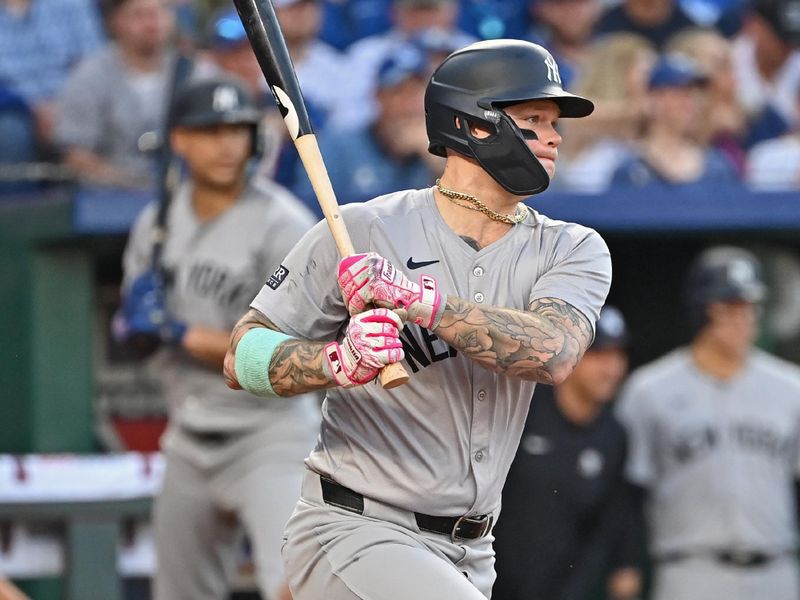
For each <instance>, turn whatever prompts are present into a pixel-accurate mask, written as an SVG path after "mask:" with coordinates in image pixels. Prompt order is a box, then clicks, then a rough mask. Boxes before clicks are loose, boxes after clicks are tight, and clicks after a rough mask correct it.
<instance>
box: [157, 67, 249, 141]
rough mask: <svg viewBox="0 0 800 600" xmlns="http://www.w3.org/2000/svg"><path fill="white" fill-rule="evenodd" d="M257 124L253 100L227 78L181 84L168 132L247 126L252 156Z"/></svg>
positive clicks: (172, 106)
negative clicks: (186, 129)
mask: <svg viewBox="0 0 800 600" xmlns="http://www.w3.org/2000/svg"><path fill="white" fill-rule="evenodd" d="M260 121H261V111H259V110H258V108H257V107H256V104H255V102H254V101H253V97H252V96H251V95H250V93H249V92H248V91H247V89H246V88H245V87H244V86H243V85H242V84H241V83H239V82H238V81H237V80H235V79H232V78H228V77H224V78H213V79H199V80H192V81H189V82H187V83H185V84H183V85H182V86H181V87H180V88H179V89H178V90H176V92H175V97H174V98H173V101H172V105H171V106H170V112H169V126H170V128H172V127H209V126H213V125H224V124H231V125H239V124H243V125H250V126H251V127H252V130H253V154H258V142H259V139H258V138H259V137H260V136H259V134H258V124H259V123H260Z"/></svg>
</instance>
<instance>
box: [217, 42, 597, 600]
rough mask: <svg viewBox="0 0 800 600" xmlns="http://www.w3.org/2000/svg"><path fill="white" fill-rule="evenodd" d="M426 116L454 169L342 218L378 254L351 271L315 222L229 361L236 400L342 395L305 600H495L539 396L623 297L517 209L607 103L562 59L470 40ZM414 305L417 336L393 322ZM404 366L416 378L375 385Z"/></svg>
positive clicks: (586, 238)
mask: <svg viewBox="0 0 800 600" xmlns="http://www.w3.org/2000/svg"><path fill="white" fill-rule="evenodd" d="M425 108H426V120H427V128H428V137H429V140H430V150H431V151H432V152H433V153H435V154H439V155H442V156H445V155H446V156H447V163H446V167H445V170H444V173H443V175H442V178H441V182H440V184H438V185H437V186H436V187H435V188H428V189H422V190H407V191H401V192H396V193H393V194H389V195H387V196H383V197H380V198H377V199H374V200H372V201H370V202H367V203H365V204H350V205H347V206H345V207H344V209H343V216H344V218H345V221H346V223H347V227H348V230H349V232H350V234H351V236H352V239H353V243H354V246H355V248H356V250H357V251H358V252H361V253H363V254H357V255H354V256H351V257H346V258H345V259H344V260H342V261H341V262H340V263H339V261H338V257H337V256H336V250H335V247H334V244H333V241H332V238H331V235H330V233H329V231H328V229H327V227H326V225H325V224H324V223H321V224H318V225H317V226H316V227H315V228H314V229H312V230H311V231H310V232H309V233H308V234H307V235H306V236H305V237H304V238H303V239H302V240H301V241H300V243H299V244H298V245H297V246H296V247H295V248H294V249H293V250H292V252H291V253H290V254H289V256H288V257H287V259H286V260H285V261H284V262H283V263H282V264H281V265H280V266H279V267H278V268H277V269H276V271H275V273H274V274H273V276H272V277H271V278H270V280H269V281H268V282H267V285H266V286H264V288H263V289H262V290H261V292H260V293H259V294H258V296H257V297H256V299H255V300H254V301H253V303H252V304H251V306H252V310H251V311H250V312H249V313H248V314H247V315H245V317H244V318H243V319H242V320H241V321H240V322H239V324H238V325H237V327H236V328H235V330H234V333H233V336H232V346H233V350H234V351H233V352H230V353H229V354H228V356H227V357H226V365H225V373H226V376H227V377H228V381H229V385H231V386H233V387H237V386H239V385H241V386H243V387H245V389H251V390H254V391H257V392H258V393H262V394H264V395H275V394H277V395H281V396H290V395H293V394H296V393H299V392H304V391H308V390H315V389H323V388H325V389H327V390H328V391H327V397H326V400H325V405H324V408H323V424H322V430H321V435H320V441H319V443H318V445H317V447H316V448H315V449H314V451H313V452H312V453H311V455H310V456H309V458H308V459H307V461H306V464H307V466H308V471H307V473H306V477H305V481H304V486H303V496H302V499H301V500H300V502H299V503H298V505H297V507H296V509H295V512H294V515H293V516H292V519H291V520H290V522H289V523H288V525H287V530H286V542H285V545H284V559H285V562H286V565H287V574H288V577H289V583H290V586H291V588H292V592H293V593H294V595H295V599H296V600H318V599H319V598H326V599H332V600H345V599H353V598H369V599H390V598H391V599H394V598H398V599H399V598H404V599H405V598H413V599H415V600H417V599H420V600H422V599H434V598H435V599H437V600H442V599H445V600H447V599H453V600H455V599H458V600H465V599H470V598H473V599H475V598H487V597H489V595H490V593H491V587H492V583H493V580H494V569H493V562H494V554H493V551H492V545H491V544H492V535H491V528H492V524H493V522H494V519H495V518H496V516H497V514H498V510H499V504H500V493H501V490H502V486H503V481H504V479H505V475H506V473H507V471H508V468H509V465H510V463H511V460H512V459H513V457H514V453H515V451H516V448H517V445H518V443H519V439H520V435H521V431H522V427H523V425H524V423H525V417H526V414H527V411H528V405H529V402H530V397H531V394H532V391H533V388H534V386H535V383H536V382H537V381H546V382H558V381H561V380H563V379H564V378H565V377H566V376H567V374H569V373H570V372H571V370H572V368H573V367H574V366H575V364H576V362H577V361H578V359H579V358H580V356H581V355H582V353H583V352H584V350H585V349H586V347H587V346H588V345H589V344H590V343H591V340H592V335H593V324H594V322H595V320H596V318H597V315H598V313H599V311H600V308H601V306H602V304H603V302H604V300H605V297H606V294H607V292H608V288H609V285H610V279H611V265H610V259H609V255H608V250H607V248H606V245H605V243H604V242H603V240H602V239H601V238H600V236H598V235H597V233H595V232H594V231H592V230H590V229H587V228H585V227H582V226H579V225H575V224H570V223H564V222H560V221H554V220H551V219H548V218H547V217H545V216H543V215H540V214H538V213H537V212H535V211H533V210H530V209H528V208H526V207H525V206H524V205H522V204H519V198H520V197H521V196H528V195H530V194H533V193H537V192H539V191H542V190H543V189H544V188H545V187H546V186H547V184H548V183H549V179H550V177H552V175H553V173H554V171H555V159H556V156H557V149H558V145H559V144H560V142H561V137H560V135H559V134H558V132H557V130H556V123H557V121H558V119H559V117H582V116H585V115H587V114H589V113H590V112H591V110H592V108H593V106H592V104H591V102H589V101H588V100H586V99H583V98H579V97H576V96H573V95H571V94H568V93H566V92H564V91H563V90H562V88H561V85H560V78H559V74H558V67H557V65H556V63H555V61H554V60H553V57H552V56H551V55H550V53H549V52H547V51H546V50H545V49H544V48H542V47H540V46H537V45H535V44H531V43H529V42H521V41H516V40H496V41H491V42H479V43H476V44H473V45H470V46H468V47H466V48H465V49H462V50H460V51H458V52H455V53H454V54H452V55H451V56H449V57H448V58H447V59H446V60H445V61H444V62H443V63H442V64H441V65H440V66H439V67H438V69H437V70H436V71H435V72H434V74H433V76H432V78H431V80H430V82H429V84H428V89H427V93H426V99H425ZM337 263H338V266H337ZM337 272H338V281H337V275H336V274H337ZM420 273H422V274H423V275H420ZM407 277H408V278H407ZM409 278H410V279H413V280H419V281H420V284H419V285H418V284H416V283H413V282H412V281H410V280H409ZM343 296H344V300H343ZM371 305H376V306H378V307H379V308H377V309H371V308H369V306H371ZM400 307H402V309H403V310H400V311H398V312H399V313H400V314H401V315H402V316H403V317H405V319H406V323H405V325H404V326H403V325H402V324H401V322H400V318H399V317H398V316H396V315H395V313H394V312H392V311H390V310H387V309H397V308H400ZM401 328H402V329H401ZM278 331H279V332H283V335H282V334H280V333H277V332H278ZM287 336H288V337H287ZM404 356H405V363H406V366H407V368H408V370H409V371H410V372H411V373H412V377H411V380H410V382H409V383H408V384H407V385H405V386H401V387H399V388H395V389H392V390H384V389H382V388H381V387H380V386H379V385H378V384H377V382H375V381H373V380H374V379H375V377H376V375H377V373H378V368H379V367H380V366H382V365H385V364H391V363H393V362H397V361H399V360H402V359H403V357H404Z"/></svg>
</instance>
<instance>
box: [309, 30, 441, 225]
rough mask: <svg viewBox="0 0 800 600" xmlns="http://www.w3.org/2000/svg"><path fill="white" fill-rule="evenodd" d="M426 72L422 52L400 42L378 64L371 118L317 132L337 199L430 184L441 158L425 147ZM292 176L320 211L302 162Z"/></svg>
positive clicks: (349, 199) (358, 199) (358, 198)
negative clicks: (356, 124) (354, 125)
mask: <svg viewBox="0 0 800 600" xmlns="http://www.w3.org/2000/svg"><path fill="white" fill-rule="evenodd" d="M429 75H430V69H429V65H428V61H427V58H426V57H425V55H424V53H422V52H421V51H420V50H419V49H418V48H416V47H415V46H411V45H408V46H404V47H403V48H401V49H400V50H399V51H397V52H395V53H394V54H393V55H392V56H390V57H389V58H387V59H386V60H385V61H384V62H383V64H382V65H381V66H380V68H379V70H378V88H377V90H376V92H375V96H376V101H377V104H378V107H379V108H378V116H377V117H376V118H375V121H374V122H373V123H370V124H369V125H364V126H363V127H361V128H360V129H356V130H353V129H350V128H348V129H347V130H340V129H337V128H331V129H326V130H325V131H323V132H322V133H320V134H319V136H318V137H319V144H320V147H321V150H322V155H323V156H324V157H325V159H326V163H327V167H328V172H329V174H330V177H331V183H332V184H333V189H334V190H335V191H336V194H337V197H338V199H339V202H340V203H343V204H344V203H347V202H363V201H365V200H368V199H369V198H374V197H376V196H380V195H381V194H385V193H388V192H390V191H392V190H394V189H397V188H398V186H403V185H404V186H406V187H411V188H424V187H428V186H431V185H433V182H434V180H435V179H436V177H437V175H438V173H439V172H440V169H441V167H442V166H443V163H442V162H440V161H441V159H439V158H438V157H435V156H433V155H430V154H429V153H428V150H427V149H428V136H427V133H426V130H425V116H424V115H425V113H424V97H425V87H426V85H427V80H428V77H429ZM297 181H298V184H297V185H296V186H295V189H294V190H293V191H295V193H296V194H297V195H298V196H299V197H300V198H301V199H303V200H305V201H307V202H308V204H309V206H310V207H311V208H313V209H314V210H315V211H316V212H317V214H318V215H320V216H321V213H320V210H319V208H318V206H317V203H316V201H315V200H314V195H313V191H312V189H311V184H310V182H309V181H308V177H307V176H306V174H305V172H304V171H303V170H302V166H298V174H297Z"/></svg>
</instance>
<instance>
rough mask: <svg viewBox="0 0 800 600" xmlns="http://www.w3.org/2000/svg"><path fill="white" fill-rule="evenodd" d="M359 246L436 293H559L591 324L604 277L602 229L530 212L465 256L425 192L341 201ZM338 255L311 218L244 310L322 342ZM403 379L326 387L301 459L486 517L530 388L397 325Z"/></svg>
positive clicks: (437, 511)
mask: <svg viewBox="0 0 800 600" xmlns="http://www.w3.org/2000/svg"><path fill="white" fill-rule="evenodd" d="M342 212H343V216H344V218H345V221H346V223H347V227H348V231H349V232H350V234H351V236H352V239H353V244H354V247H355V249H356V251H357V252H365V251H370V250H371V251H375V252H378V253H380V254H381V255H383V256H385V257H386V258H388V259H389V260H390V261H391V262H392V263H394V264H395V266H397V267H398V268H400V269H403V270H404V272H405V273H406V275H408V276H409V277H410V278H411V279H412V280H416V279H418V276H419V274H420V273H427V274H430V275H432V276H434V277H436V279H437V280H438V282H439V287H440V290H441V292H443V293H445V294H453V295H456V296H459V297H461V298H465V299H468V300H471V301H473V302H476V303H478V304H486V305H495V306H503V307H508V308H514V309H520V310H524V309H527V308H528V307H529V306H530V303H531V301H533V300H535V299H537V298H544V297H556V298H560V299H562V300H564V301H566V302H568V303H570V304H571V305H572V306H574V307H576V308H577V309H578V310H580V311H581V312H582V313H583V314H584V315H586V317H587V319H588V320H589V321H590V322H591V323H594V321H595V320H596V318H597V315H598V313H599V311H600V308H601V306H602V304H603V302H604V300H605V297H606V294H607V292H608V289H609V285H610V280H611V263H610V257H609V253H608V249H607V247H606V245H605V243H604V242H603V240H602V239H601V238H600V236H599V235H598V234H597V233H596V232H594V231H592V230H591V229H588V228H586V227H582V226H580V225H576V224H570V223H564V222H560V221H554V220H551V219H548V218H547V217H544V216H542V215H540V214H538V213H536V212H535V211H533V210H530V211H529V214H528V216H527V218H526V220H525V221H524V222H523V223H522V224H520V225H516V226H514V227H513V228H512V229H511V230H510V231H509V232H508V233H507V234H506V235H505V236H504V237H503V238H501V239H500V240H498V241H497V242H495V243H493V244H491V245H489V246H487V247H486V248H483V249H481V250H480V251H477V252H476V251H475V250H474V249H473V248H471V247H470V246H469V245H468V244H467V243H466V242H465V241H464V240H462V239H461V238H460V237H459V236H458V235H457V234H455V233H454V232H453V231H452V230H451V229H450V228H449V227H448V226H447V224H446V223H445V222H444V220H443V219H442V217H441V215H440V214H439V211H438V209H437V207H436V203H435V200H434V195H433V188H427V189H423V190H410V191H403V192H396V193H393V194H388V195H386V196H383V197H380V198H377V199H375V200H371V201H370V202H367V203H364V204H348V205H346V206H344V207H343V210H342ZM338 260H339V257H338V255H337V252H336V249H335V246H334V243H333V239H332V237H331V235H330V233H329V231H328V229H327V227H326V225H325V223H324V222H323V223H320V224H318V225H317V226H316V227H315V228H314V229H312V230H311V231H310V232H309V233H308V234H307V235H306V236H305V237H304V238H303V239H302V240H301V242H300V243H299V244H298V245H297V246H296V247H295V248H294V249H293V250H292V252H291V253H290V254H289V256H288V257H287V258H286V261H285V262H284V263H283V264H282V265H281V267H279V268H278V269H277V270H276V272H275V273H274V274H273V276H272V277H271V278H270V279H269V280H268V282H267V284H266V285H265V286H264V287H263V288H262V290H261V292H260V293H259V294H258V296H257V297H256V298H255V300H254V301H253V302H252V306H253V307H254V308H256V309H258V310H259V311H261V312H263V313H264V314H265V315H266V316H267V317H269V318H270V319H271V320H272V321H273V322H274V323H275V324H276V325H277V326H278V327H279V328H280V329H281V330H282V331H284V332H285V333H287V334H289V335H293V336H297V337H299V338H303V339H311V340H319V341H323V340H332V339H335V338H336V337H337V336H340V335H341V332H342V329H343V327H344V325H345V324H346V322H347V312H346V309H345V307H344V303H343V301H342V297H341V292H340V290H339V288H338V285H337V281H336V273H337V264H338ZM402 339H403V343H404V347H405V350H406V359H405V366H406V367H407V369H408V370H409V371H410V372H411V374H412V376H411V380H410V381H409V383H408V384H407V385H404V386H401V387H398V388H395V389H393V390H384V389H383V388H381V387H380V385H379V384H377V383H372V384H368V385H365V386H361V387H357V388H353V389H350V390H343V389H332V390H329V391H328V393H327V398H326V401H325V406H324V408H323V423H322V430H321V437H320V442H319V443H318V445H317V447H316V448H315V449H314V451H313V452H312V453H311V455H310V457H309V458H308V459H307V461H306V462H307V464H308V465H309V467H310V468H311V469H312V470H314V471H317V472H319V473H323V474H327V475H329V476H331V477H333V478H335V479H336V480H337V481H338V482H339V483H340V484H342V485H344V486H347V487H350V488H352V489H354V490H356V491H358V492H361V493H362V494H364V495H365V496H369V497H371V498H374V499H376V500H379V501H382V502H385V503H388V504H390V505H393V506H397V507H400V508H404V509H407V510H413V511H418V512H423V513H428V514H433V515H458V514H479V513H489V512H492V511H495V510H496V509H497V508H498V506H499V502H500V493H501V490H502V486H503V481H504V479H505V476H506V473H507V471H508V468H509V466H510V464H511V461H512V459H513V458H514V453H515V451H516V448H517V445H518V443H519V438H520V435H521V432H522V427H523V425H524V423H525V417H526V415H527V411H528V406H529V402H530V398H531V394H532V392H533V388H534V383H532V382H529V381H523V380H521V379H516V378H511V377H506V376H504V375H500V374H497V373H493V372H491V371H489V370H488V369H484V368H482V367H480V366H478V365H476V364H475V363H474V362H473V361H471V360H469V359H467V358H466V357H464V356H462V355H460V354H459V353H458V352H457V351H456V350H455V349H453V348H451V347H448V345H447V344H445V343H443V342H442V341H441V340H440V339H438V338H437V337H436V335H435V334H434V333H432V332H429V331H427V330H425V329H422V328H420V327H418V326H416V325H409V324H407V325H406V326H405V328H404V331H403V332H402Z"/></svg>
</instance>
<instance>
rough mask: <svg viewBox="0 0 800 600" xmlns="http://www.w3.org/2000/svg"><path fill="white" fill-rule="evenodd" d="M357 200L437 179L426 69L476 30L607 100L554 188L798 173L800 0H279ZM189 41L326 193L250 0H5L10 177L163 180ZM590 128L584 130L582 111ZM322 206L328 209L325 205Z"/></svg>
mask: <svg viewBox="0 0 800 600" xmlns="http://www.w3.org/2000/svg"><path fill="white" fill-rule="evenodd" d="M274 5H275V9H276V11H277V15H278V18H279V20H280V23H281V27H282V29H283V31H284V35H285V37H286V41H287V44H288V47H289V51H290V54H291V56H292V59H293V62H294V64H295V67H296V69H297V74H298V79H299V81H300V84H301V88H302V90H303V93H304V96H305V98H306V101H307V103H308V106H309V112H310V116H311V120H312V123H313V126H314V128H315V131H316V132H317V134H318V137H319V140H320V144H321V147H322V150H323V155H324V157H325V159H326V162H327V166H328V169H329V171H330V173H331V178H332V181H333V184H334V188H335V190H336V191H337V194H338V196H339V200H340V202H352V201H361V200H365V199H367V198H370V197H374V196H376V195H379V194H382V193H385V192H388V191H391V190H395V189H400V188H402V187H425V186H428V185H431V184H432V182H433V180H434V179H435V177H436V175H437V173H438V170H439V168H440V165H439V163H438V162H437V159H435V157H432V156H431V155H429V154H428V153H427V138H426V134H425V128H424V119H423V103H422V97H423V93H424V86H425V82H426V79H427V77H428V76H429V74H430V72H431V71H432V69H433V68H434V67H435V65H436V64H438V62H439V61H440V60H441V59H442V58H443V57H444V56H446V55H447V54H449V53H450V52H452V51H453V50H455V49H457V48H459V47H462V46H464V45H466V44H467V43H469V42H470V41H472V40H475V39H480V38H494V37H517V38H523V39H528V40H531V41H536V42H538V43H541V44H543V45H545V46H546V47H547V48H549V49H550V50H551V51H552V52H553V54H554V55H555V57H556V59H557V61H558V64H559V69H560V76H561V78H562V80H563V82H564V85H565V86H566V87H567V88H568V89H569V90H570V91H573V92H574V93H577V94H580V95H584V96H587V97H589V98H591V99H592V100H593V101H594V102H595V104H596V106H597V108H596V110H595V113H594V114H593V115H592V116H591V117H590V118H589V119H588V120H587V121H586V122H582V123H580V126H574V125H572V124H567V123H564V124H563V128H564V130H566V129H567V128H569V129H570V131H568V133H567V134H566V135H565V136H564V139H565V142H564V143H563V144H562V146H561V148H560V150H561V153H560V154H561V156H560V160H559V169H560V172H559V174H558V176H557V177H556V179H555V180H554V182H553V184H552V188H553V189H556V190H561V191H568V192H577V193H604V192H606V191H607V190H608V189H609V187H610V186H617V187H619V186H634V187H638V186H645V185H651V184H661V185H667V186H690V185H708V184H711V185H713V184H715V183H717V182H742V183H743V184H745V185H748V186H751V187H752V188H754V189H758V190H792V189H798V187H800V137H798V131H800V116H799V115H800V112H799V111H800V50H798V44H800V8H798V5H797V2H795V1H794V0H480V1H479V0H351V1H348V2H333V1H328V0H275V2H274ZM179 56H185V57H188V58H189V59H190V60H191V65H192V66H191V75H190V76H191V77H208V76H210V75H213V74H215V73H219V72H228V73H231V74H234V75H235V76H237V77H240V78H241V79H242V80H243V81H244V82H245V83H246V84H247V85H248V86H249V88H250V89H251V91H252V92H254V93H255V94H256V95H257V97H258V99H259V104H260V105H261V106H262V107H263V108H264V109H265V113H266V115H267V116H266V117H265V121H264V124H263V125H264V126H263V128H262V136H263V138H264V139H263V144H264V148H265V152H264V153H263V158H262V159H261V164H260V165H259V166H258V171H259V173H260V174H261V176H263V177H267V178H269V179H274V180H275V181H277V182H278V183H280V184H282V185H284V186H285V187H287V188H289V189H290V190H291V191H293V192H294V193H295V194H296V195H298V196H299V197H300V198H301V199H303V200H304V201H306V202H307V203H308V204H309V206H311V207H314V204H315V203H314V201H313V194H312V190H311V187H310V184H309V182H308V179H307V177H306V176H305V173H304V171H303V169H302V166H301V165H300V164H299V160H298V158H297V155H296V153H295V152H294V150H293V147H292V145H291V144H290V143H289V142H288V140H287V137H286V135H285V133H284V131H283V130H284V127H283V124H282V123H280V117H279V115H278V112H277V110H275V109H274V108H275V104H274V101H273V99H272V97H271V94H270V93H269V90H268V89H267V86H266V84H265V83H264V81H263V77H262V75H261V72H260V68H259V65H258V63H257V61H256V59H255V57H254V55H253V53H252V51H251V49H250V47H249V45H248V42H247V39H246V34H245V32H244V29H243V27H242V25H241V23H240V21H239V19H238V16H237V14H236V12H235V10H234V9H233V7H232V5H231V4H230V3H227V2H221V1H219V0H216V1H207V2H200V1H199V0H195V1H192V0H49V1H47V2H45V1H44V0H3V1H2V2H0V191H6V192H7V191H11V192H17V191H19V190H26V189H30V188H34V189H36V188H38V187H41V186H42V185H47V184H48V183H53V182H56V183H59V182H63V181H72V182H75V181H77V182H80V183H89V184H94V185H104V186H112V187H123V188H145V189H147V188H151V189H154V188H155V187H156V185H157V183H156V179H157V176H156V173H157V172H158V168H157V166H154V164H155V162H156V161H154V160H153V156H152V154H153V153H152V152H148V147H150V146H152V144H150V146H148V143H147V140H148V137H147V136H144V137H143V135H144V134H146V133H148V132H158V131H160V130H162V129H163V127H164V122H165V119H166V114H165V111H166V106H167V104H168V102H167V100H168V95H169V90H170V89H171V87H173V85H174V83H175V77H176V65H177V64H178V63H179V62H180V61H178V60H177V58H178V57H179ZM572 129H574V131H572ZM317 212H318V210H317Z"/></svg>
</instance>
